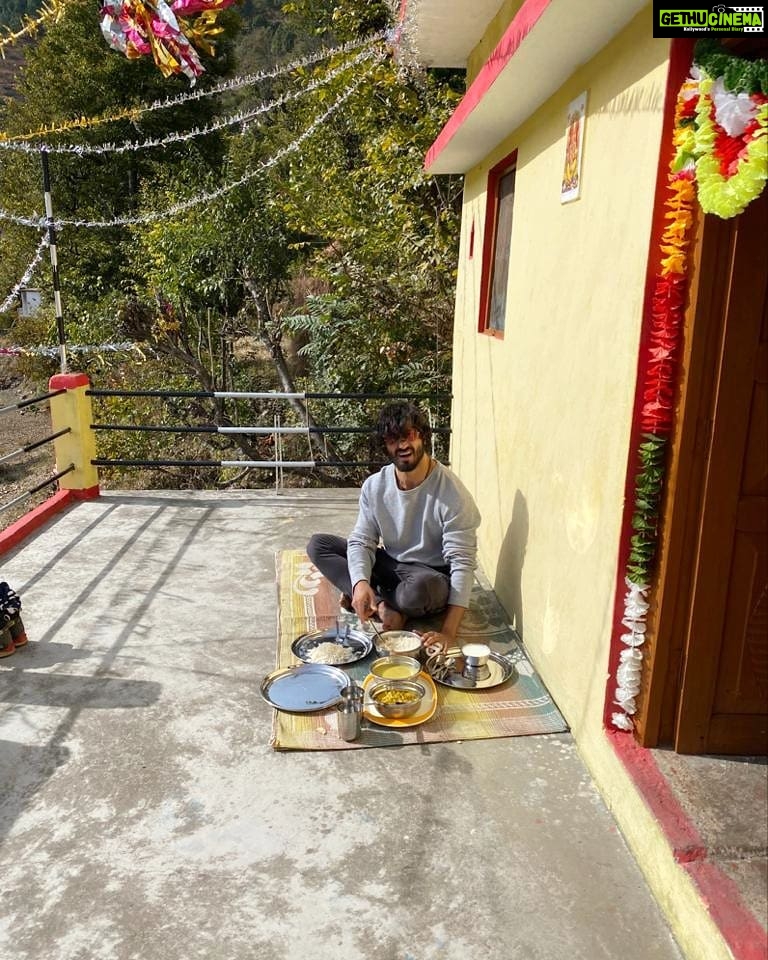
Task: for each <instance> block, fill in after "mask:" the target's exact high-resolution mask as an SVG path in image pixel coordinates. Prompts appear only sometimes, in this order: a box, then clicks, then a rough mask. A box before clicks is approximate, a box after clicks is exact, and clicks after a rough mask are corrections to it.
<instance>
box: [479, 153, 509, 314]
mask: <svg viewBox="0 0 768 960" xmlns="http://www.w3.org/2000/svg"><path fill="white" fill-rule="evenodd" d="M514 199H515V170H514V168H513V169H512V170H508V171H507V172H506V173H504V174H503V175H502V176H501V177H500V178H499V180H498V185H497V191H496V198H495V202H496V229H495V232H494V238H493V261H492V264H491V283H490V287H491V291H490V297H489V301H488V317H487V321H486V323H487V328H488V329H489V330H496V331H503V330H504V317H505V314H506V309H507V282H508V280H509V250H510V245H511V243H512V207H513V204H514Z"/></svg>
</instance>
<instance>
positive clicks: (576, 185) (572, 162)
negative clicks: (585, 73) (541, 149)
mask: <svg viewBox="0 0 768 960" xmlns="http://www.w3.org/2000/svg"><path fill="white" fill-rule="evenodd" d="M586 115H587V93H586V91H584V93H582V94H580V95H579V96H578V97H576V99H575V100H572V101H571V102H570V103H569V104H568V119H567V121H566V127H565V163H564V165H563V182H562V184H561V187H560V203H570V202H571V200H578V198H579V194H580V192H581V152H582V148H583V146H584V120H585V118H586Z"/></svg>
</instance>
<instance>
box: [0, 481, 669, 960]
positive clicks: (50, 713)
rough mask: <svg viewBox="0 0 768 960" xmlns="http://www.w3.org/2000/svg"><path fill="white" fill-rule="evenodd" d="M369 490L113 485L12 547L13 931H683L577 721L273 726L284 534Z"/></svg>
mask: <svg viewBox="0 0 768 960" xmlns="http://www.w3.org/2000/svg"><path fill="white" fill-rule="evenodd" d="M356 501H357V493H356V491H354V490H332V491H306V492H300V493H293V492H291V493H280V494H278V493H270V492H266V491H257V492H242V493H227V494H214V493H208V492H205V493H196V494H191V493H187V492H184V493H179V492H163V493H154V492H153V493H146V494H141V493H135V492H134V493H130V494H128V493H126V494H121V493H107V494H105V495H103V496H102V497H101V498H99V499H98V500H94V501H89V502H83V503H79V504H77V505H75V506H74V507H71V508H69V509H68V510H67V511H66V512H64V513H63V514H61V515H59V516H58V517H55V518H54V519H53V520H52V521H51V522H49V523H48V524H47V525H46V526H45V527H44V528H43V529H42V530H40V531H39V532H37V533H36V534H34V535H33V536H32V537H31V538H30V539H29V540H27V541H26V542H25V543H24V544H22V545H21V546H20V547H18V548H17V549H16V550H15V551H13V552H12V553H11V554H9V555H7V556H6V557H5V558H3V563H2V570H1V571H0V574H1V576H2V579H5V580H7V581H9V582H10V583H11V585H12V586H13V587H14V588H15V589H16V590H17V591H18V592H19V593H20V594H21V595H22V598H23V602H24V611H23V615H24V622H25V624H26V626H27V631H28V634H29V636H30V643H29V645H28V647H26V648H25V649H23V650H19V651H18V652H17V653H16V654H15V655H14V656H12V657H9V658H7V659H5V660H2V661H0V877H1V878H2V883H1V885H0V889H1V890H2V896H1V902H0V956H2V957H4V958H9V960H11V958H12V960H41V958H46V960H129V958H130V960H175V958H183V960H191V958H198V957H199V958H217V960H218V958H221V960H240V958H255V960H331V958H333V960H340V958H343V960H363V958H364V960H561V958H563V960H565V958H568V960H601V958H603V960H616V958H621V960H672V958H678V957H679V956H680V953H679V951H678V949H677V947H676V946H675V944H674V942H673V940H672V937H671V935H670V933H669V931H668V928H667V926H666V923H665V920H664V918H663V916H662V914H661V912H660V910H659V908H658V906H657V904H656V902H655V901H654V899H653V898H652V896H651V895H650V893H649V891H648V889H647V887H646V885H645V881H644V880H643V877H642V875H641V873H640V871H639V869H638V867H637V865H636V864H635V861H634V860H633V858H632V856H631V854H630V853H629V851H628V849H627V847H626V846H625V844H624V842H623V840H622V837H621V836H620V834H619V833H618V831H617V828H616V826H615V824H614V821H613V819H612V818H611V816H610V814H609V813H608V811H607V810H606V808H605V806H604V804H603V802H602V801H601V799H600V796H599V795H598V793H597V791H596V789H595V787H594V786H593V784H592V781H591V779H590V777H589V775H588V773H587V771H586V769H585V768H584V766H583V765H582V763H581V761H580V759H579V757H578V755H577V752H576V749H575V746H574V742H573V740H572V738H571V736H570V735H568V734H561V735H548V736H541V737H519V738H510V739H499V740H486V741H472V742H463V743H446V744H435V745H426V746H417V745H412V746H405V747H402V748H382V749H367V750H358V751H347V752H336V751H328V752H321V753H278V752H275V751H273V750H272V749H271V748H270V746H269V737H270V730H271V717H272V710H271V708H270V707H269V706H268V705H267V704H266V703H265V702H264V701H263V700H262V699H261V698H260V696H259V692H258V687H259V683H260V681H261V679H262V677H263V676H264V675H265V674H266V673H268V672H269V671H270V670H272V669H274V665H275V645H276V631H275V624H276V616H277V610H276V592H275V576H274V554H275V551H277V550H279V549H283V548H290V547H303V546H304V544H305V543H306V540H307V538H308V536H309V534H310V533H312V532H314V531H316V530H327V531H330V532H338V533H345V532H346V531H347V530H348V529H349V527H350V525H351V523H352V521H353V519H354V516H355V512H356Z"/></svg>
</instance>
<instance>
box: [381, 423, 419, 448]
mask: <svg viewBox="0 0 768 960" xmlns="http://www.w3.org/2000/svg"><path fill="white" fill-rule="evenodd" d="M420 436H421V433H420V432H419V431H418V430H417V429H416V428H415V427H411V429H410V430H406V431H404V432H403V433H397V434H395V433H387V434H385V435H384V443H386V444H387V445H388V446H391V445H392V444H394V443H401V442H402V441H403V440H418V439H419V437H420Z"/></svg>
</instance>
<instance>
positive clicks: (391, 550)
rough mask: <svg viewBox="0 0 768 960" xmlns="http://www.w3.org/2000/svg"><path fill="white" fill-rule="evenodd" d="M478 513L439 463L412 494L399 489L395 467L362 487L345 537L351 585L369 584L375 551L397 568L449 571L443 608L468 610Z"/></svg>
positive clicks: (371, 478)
mask: <svg viewBox="0 0 768 960" xmlns="http://www.w3.org/2000/svg"><path fill="white" fill-rule="evenodd" d="M479 524H480V513H479V511H478V509H477V507H476V506H475V501H474V500H473V499H472V496H471V495H470V493H469V491H468V490H467V488H466V487H465V486H464V484H463V483H462V482H461V480H459V478H458V477H457V476H456V475H455V474H454V473H452V472H451V471H450V470H449V469H448V468H447V467H444V466H443V465H442V463H438V461H437V460H436V461H435V466H434V469H433V470H432V472H431V473H430V474H429V476H428V477H427V478H426V479H425V480H424V482H423V483H420V484H419V486H418V487H414V488H413V490H401V489H400V488H399V487H398V485H397V481H396V480H395V467H394V464H391V463H390V464H388V465H387V466H386V467H383V468H382V469H381V470H380V471H379V472H378V473H375V474H374V475H373V476H372V477H368V479H367V480H366V481H365V482H364V483H363V487H362V490H361V491H360V512H359V514H358V516H357V522H356V523H355V527H354V529H353V530H352V533H351V534H350V535H349V538H348V541H347V542H348V550H347V561H348V566H349V576H350V579H351V580H352V586H353V587H354V585H355V584H356V583H358V581H360V580H368V581H370V579H371V570H372V568H373V561H374V557H375V554H376V548H377V547H378V546H379V543H380V542H381V545H382V546H383V547H384V549H385V550H386V551H387V553H388V554H389V555H390V556H392V557H394V558H395V559H396V560H398V561H401V562H402V563H425V564H427V565H428V566H430V567H442V566H446V565H447V566H448V567H450V576H451V589H450V594H449V596H448V603H449V604H452V605H455V606H457V607H468V606H469V595H470V593H471V591H472V580H473V573H474V569H475V565H476V561H477V528H478V526H479Z"/></svg>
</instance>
